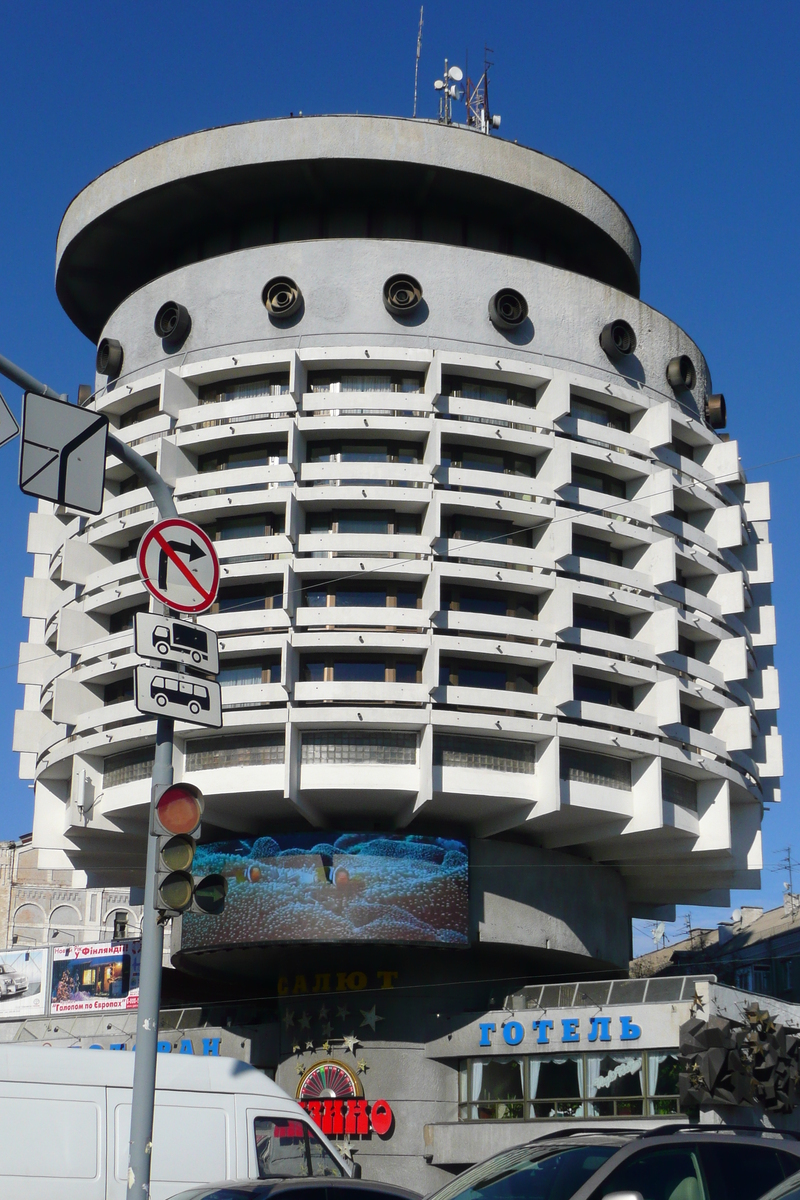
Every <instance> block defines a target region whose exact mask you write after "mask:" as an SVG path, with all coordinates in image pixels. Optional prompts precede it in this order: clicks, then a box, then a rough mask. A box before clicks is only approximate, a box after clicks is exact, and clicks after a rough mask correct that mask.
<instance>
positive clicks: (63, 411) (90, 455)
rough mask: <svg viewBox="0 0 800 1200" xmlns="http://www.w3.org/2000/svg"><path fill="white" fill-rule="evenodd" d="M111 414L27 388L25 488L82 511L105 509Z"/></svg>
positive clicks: (22, 483) (22, 455) (23, 448)
mask: <svg viewBox="0 0 800 1200" xmlns="http://www.w3.org/2000/svg"><path fill="white" fill-rule="evenodd" d="M107 436H108V417H105V416H102V415H101V414H100V413H96V412H91V411H89V410H88V409H85V408H77V407H76V405H74V404H67V403H66V402H65V401H63V400H49V399H47V397H45V396H36V395H34V393H33V392H26V393H25V399H24V400H23V403H22V446H21V450H20V458H19V486H20V487H21V488H22V490H23V492H25V493H26V494H27V495H28V496H38V497H39V499H40V500H51V501H52V502H53V504H62V505H64V507H65V508H74V509H77V510H78V512H86V513H99V512H101V511H102V508H103V483H104V481H105V472H106V438H107Z"/></svg>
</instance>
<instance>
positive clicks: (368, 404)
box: [302, 392, 433, 428]
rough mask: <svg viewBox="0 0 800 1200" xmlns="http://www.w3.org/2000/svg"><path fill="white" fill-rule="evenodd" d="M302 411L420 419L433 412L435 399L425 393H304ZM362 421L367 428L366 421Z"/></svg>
mask: <svg viewBox="0 0 800 1200" xmlns="http://www.w3.org/2000/svg"><path fill="white" fill-rule="evenodd" d="M302 411H303V416H308V417H311V416H316V415H318V414H322V415H325V416H329V415H330V416H334V417H339V416H342V417H345V418H347V417H348V416H349V415H357V416H359V417H361V416H362V415H364V414H365V413H366V414H369V415H374V416H377V417H382V416H386V417H399V418H403V417H406V418H408V417H417V418H418V417H423V416H424V415H426V414H428V413H431V412H433V402H432V398H431V397H430V396H427V395H425V393H424V392H304V393H303V401H302ZM360 424H361V427H362V428H363V421H362V422H360ZM382 428H383V426H382Z"/></svg>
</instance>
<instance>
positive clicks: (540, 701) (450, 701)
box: [431, 685, 556, 716]
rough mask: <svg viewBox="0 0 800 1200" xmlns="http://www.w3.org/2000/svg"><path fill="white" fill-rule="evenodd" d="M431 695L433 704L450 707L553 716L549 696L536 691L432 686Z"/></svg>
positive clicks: (553, 706)
mask: <svg viewBox="0 0 800 1200" xmlns="http://www.w3.org/2000/svg"><path fill="white" fill-rule="evenodd" d="M431 696H432V698H433V701H434V703H435V704H447V705H449V706H450V707H452V708H479V709H486V708H491V709H499V710H500V711H502V712H516V713H525V714H528V715H531V716H532V715H533V714H534V713H539V714H541V715H542V716H553V715H554V714H555V711H556V708H555V703H554V701H553V700H552V699H551V698H550V697H549V696H540V695H538V693H536V692H534V693H530V692H511V691H500V690H499V689H498V688H471V687H449V686H447V687H445V686H441V685H440V686H439V687H435V688H433V690H432V692H431Z"/></svg>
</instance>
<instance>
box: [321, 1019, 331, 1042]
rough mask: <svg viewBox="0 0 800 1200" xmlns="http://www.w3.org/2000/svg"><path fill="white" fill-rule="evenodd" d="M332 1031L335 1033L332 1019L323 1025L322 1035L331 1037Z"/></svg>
mask: <svg viewBox="0 0 800 1200" xmlns="http://www.w3.org/2000/svg"><path fill="white" fill-rule="evenodd" d="M332 1033H333V1026H332V1025H331V1023H330V1021H326V1022H325V1024H324V1025H323V1026H322V1036H323V1037H324V1038H329V1037H330V1036H331V1034H332Z"/></svg>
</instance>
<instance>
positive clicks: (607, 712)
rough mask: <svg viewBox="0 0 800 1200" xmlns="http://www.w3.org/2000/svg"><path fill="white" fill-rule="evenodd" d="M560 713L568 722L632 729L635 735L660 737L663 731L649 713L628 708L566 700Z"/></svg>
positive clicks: (665, 727)
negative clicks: (585, 722)
mask: <svg viewBox="0 0 800 1200" xmlns="http://www.w3.org/2000/svg"><path fill="white" fill-rule="evenodd" d="M558 708H559V712H560V713H562V714H563V716H564V717H565V718H566V719H567V720H573V721H574V720H579V721H589V722H591V723H592V724H595V725H606V726H608V727H609V728H611V729H630V730H631V732H633V733H644V734H649V735H650V736H651V737H658V736H659V735H660V733H661V732H662V729H663V730H664V731H666V729H667V726H662V727H659V725H658V722H657V721H656V718H655V717H652V716H650V715H649V714H648V713H640V712H635V711H633V712H631V711H629V710H628V709H626V708H617V706H616V705H613V704H590V703H589V702H588V701H586V700H565V701H564V703H563V704H559V706H558Z"/></svg>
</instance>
